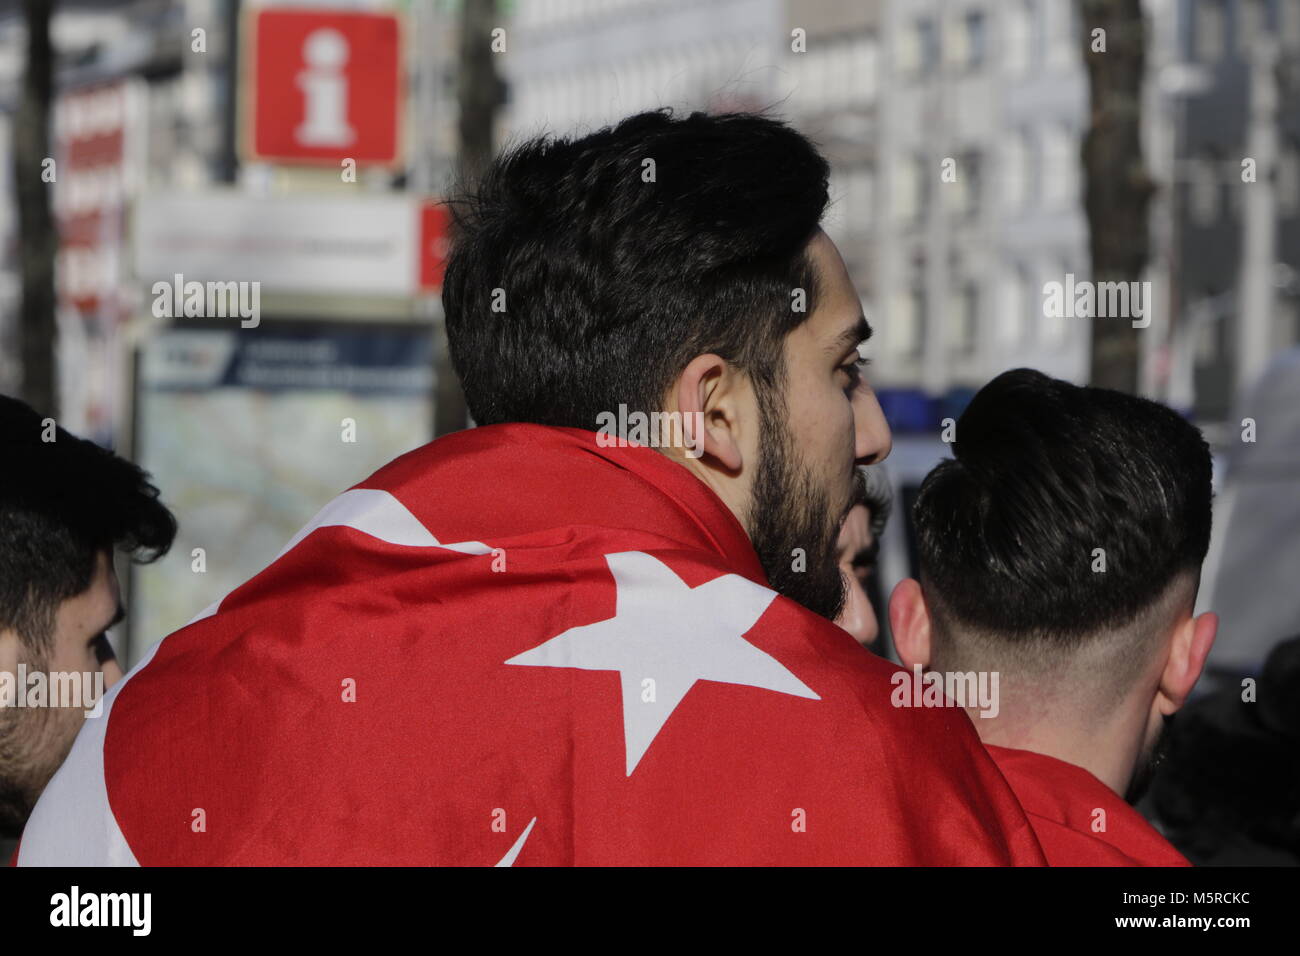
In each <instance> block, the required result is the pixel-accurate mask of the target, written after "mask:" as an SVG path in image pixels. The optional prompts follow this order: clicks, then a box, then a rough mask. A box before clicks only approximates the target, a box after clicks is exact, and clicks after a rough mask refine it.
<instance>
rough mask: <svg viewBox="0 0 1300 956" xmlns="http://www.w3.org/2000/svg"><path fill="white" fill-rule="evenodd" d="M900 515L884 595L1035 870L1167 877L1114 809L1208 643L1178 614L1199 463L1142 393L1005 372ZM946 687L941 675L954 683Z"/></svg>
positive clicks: (1190, 619) (1196, 514)
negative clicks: (979, 754) (909, 525)
mask: <svg viewBox="0 0 1300 956" xmlns="http://www.w3.org/2000/svg"><path fill="white" fill-rule="evenodd" d="M953 454H954V456H955V457H954V458H953V459H951V460H948V461H944V462H942V463H940V464H939V466H938V467H936V468H935V469H934V470H933V471H932V472H930V474H929V475H928V476H926V479H925V482H924V483H923V484H922V486H921V492H920V495H919V496H918V498H917V501H916V505H915V508H914V517H915V520H916V530H917V540H918V550H919V559H920V572H921V573H920V577H921V580H920V582H919V583H918V582H916V581H914V580H905V581H903V582H901V583H900V584H899V585H898V587H897V588H896V589H895V591H894V594H893V596H892V598H891V601H890V622H891V624H892V627H893V635H894V643H895V646H896V647H897V648H898V653H899V656H900V658H901V659H902V661H903V664H904V665H905V666H906V667H908V668H913V669H915V672H916V673H917V674H919V672H920V670H921V669H923V668H930V669H931V673H930V674H927V675H925V678H924V680H925V681H926V682H927V683H928V684H930V685H931V686H938V681H934V680H932V678H941V679H942V682H943V685H944V686H945V687H948V688H955V689H957V690H959V691H960V693H959V696H965V691H966V689H967V688H969V687H971V686H973V685H974V684H975V683H976V680H974V679H972V678H977V679H978V681H979V682H980V686H983V683H982V682H983V680H984V678H985V677H986V676H988V677H990V678H991V677H992V676H993V675H996V677H997V678H998V679H997V680H990V681H989V683H990V684H991V685H992V686H993V687H994V688H995V689H997V688H999V687H1000V694H995V695H994V698H995V699H993V700H991V701H980V702H979V704H978V705H977V706H972V703H971V702H970V701H969V700H966V701H963V700H957V701H956V703H958V704H964V705H965V706H967V708H968V710H970V712H971V717H972V720H973V721H974V722H975V725H976V729H977V730H978V731H979V732H980V736H981V737H982V738H983V740H984V742H985V744H986V745H987V746H988V748H989V752H990V753H991V754H992V755H993V757H994V759H995V760H997V762H998V765H999V766H1000V767H1001V768H1002V770H1003V772H1004V773H1005V774H1006V776H1007V780H1008V782H1009V783H1010V784H1011V787H1012V789H1013V790H1015V791H1016V794H1017V796H1019V797H1020V800H1021V803H1022V804H1023V805H1024V807H1025V810H1026V812H1027V813H1028V814H1029V818H1030V820H1031V821H1032V822H1033V824H1034V829H1035V830H1036V831H1037V833H1038V836H1039V840H1040V841H1041V842H1042V845H1043V850H1044V852H1045V853H1046V854H1047V859H1048V862H1049V863H1051V864H1053V865H1075V866H1078V865H1133V864H1147V865H1185V864H1186V860H1184V859H1183V857H1182V856H1181V855H1180V854H1179V853H1178V852H1177V851H1176V850H1175V849H1174V848H1173V847H1172V846H1170V845H1169V843H1168V842H1167V841H1166V840H1165V839H1164V838H1163V837H1162V836H1160V834H1159V833H1157V832H1156V831H1155V829H1154V828H1152V827H1151V826H1150V825H1149V824H1148V823H1147V822H1146V821H1145V820H1144V819H1142V817H1141V816H1140V815H1139V814H1138V813H1137V812H1136V811H1135V810H1134V809H1133V808H1132V807H1131V806H1129V803H1128V802H1126V801H1125V800H1124V799H1121V797H1122V796H1127V797H1128V800H1129V801H1130V802H1135V801H1136V800H1137V799H1139V798H1140V792H1141V790H1142V789H1143V787H1144V785H1145V782H1146V781H1147V780H1148V779H1149V774H1150V769H1151V763H1152V758H1153V756H1154V755H1155V754H1156V753H1157V752H1158V750H1159V740H1160V737H1161V734H1162V732H1163V728H1164V724H1165V720H1166V718H1168V717H1169V716H1170V715H1172V714H1173V713H1174V712H1175V711H1177V710H1178V709H1179V708H1180V707H1181V706H1182V705H1183V703H1184V701H1186V700H1187V697H1188V695H1189V694H1190V693H1191V690H1192V687H1193V685H1195V683H1196V680H1197V678H1198V677H1199V676H1200V674H1201V669H1202V667H1203V665H1204V663H1205V657H1206V655H1207V654H1208V653H1209V650H1210V646H1211V644H1212V643H1213V642H1214V636H1215V630H1216V628H1217V626H1218V621H1217V619H1216V618H1215V616H1214V615H1213V614H1203V615H1200V616H1193V608H1194V606H1195V602H1196V591H1197V587H1198V585H1199V581H1200V572H1201V562H1202V561H1203V560H1204V558H1205V553H1206V550H1207V548H1208V547H1209V541H1210V510H1211V509H1210V499H1211V495H1212V492H1211V481H1210V471H1211V462H1210V453H1209V449H1208V447H1207V446H1206V444H1205V441H1204V439H1203V438H1202V437H1201V434H1200V432H1199V431H1197V429H1196V428H1194V427H1193V426H1192V425H1190V424H1189V423H1187V422H1186V421H1184V420H1183V419H1182V418H1180V417H1179V416H1178V415H1177V414H1175V413H1174V412H1173V411H1171V410H1169V409H1168V408H1166V407H1164V406H1163V405H1158V404H1156V403H1155V402H1151V401H1147V400H1146V399H1142V398H1137V397H1134V396H1132V395H1126V394H1123V393H1120V392H1113V391H1109V390H1106V389H1099V388H1080V387H1077V386H1074V385H1071V384H1069V383H1067V382H1062V381H1058V380H1055V379H1050V378H1048V377H1047V376H1045V375H1042V374H1041V373H1039V372H1034V371H1030V370H1028V369H1019V370H1016V371H1012V372H1005V373H1003V374H1002V375H999V376H998V377H997V378H995V379H994V380H993V381H992V382H990V383H989V384H988V385H986V386H984V388H983V389H981V390H980V391H979V393H978V394H976V396H975V398H974V399H973V400H972V401H971V404H970V406H969V407H968V408H967V409H966V411H965V412H964V413H963V414H962V416H961V418H960V419H958V421H957V440H956V442H955V443H954V444H953ZM954 678H955V679H954Z"/></svg>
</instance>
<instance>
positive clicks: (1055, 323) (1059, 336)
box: [1038, 262, 1080, 349]
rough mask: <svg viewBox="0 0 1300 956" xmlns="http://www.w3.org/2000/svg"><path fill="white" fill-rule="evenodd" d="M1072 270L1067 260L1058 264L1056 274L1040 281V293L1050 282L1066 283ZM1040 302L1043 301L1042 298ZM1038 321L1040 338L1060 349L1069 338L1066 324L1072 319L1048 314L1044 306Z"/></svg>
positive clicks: (1047, 344)
mask: <svg viewBox="0 0 1300 956" xmlns="http://www.w3.org/2000/svg"><path fill="white" fill-rule="evenodd" d="M1070 272H1074V270H1073V269H1071V268H1070V266H1069V265H1068V264H1067V263H1065V262H1062V263H1060V265H1059V266H1058V271H1057V272H1056V274H1055V275H1050V276H1047V277H1046V278H1044V279H1043V281H1042V282H1041V283H1039V286H1038V288H1039V292H1040V295H1041V292H1042V289H1043V287H1044V286H1045V285H1046V284H1047V283H1048V282H1060V283H1062V284H1064V283H1065V277H1066V275H1067V274H1069V273H1070ZM1079 274H1080V273H1078V272H1075V276H1076V277H1077V276H1078V275H1079ZM1040 302H1042V300H1041V299H1040ZM1044 305H1045V303H1044ZM1038 321H1039V322H1040V323H1041V327H1042V335H1041V336H1040V338H1041V340H1042V343H1043V344H1044V345H1046V346H1048V347H1050V348H1055V349H1059V348H1060V347H1061V346H1063V345H1064V344H1065V343H1066V342H1067V341H1068V340H1069V337H1070V330H1069V327H1068V326H1067V325H1066V323H1067V322H1069V321H1070V320H1069V319H1067V318H1066V317H1065V316H1063V315H1048V314H1047V309H1046V308H1045V307H1044V308H1040V309H1039V310H1038Z"/></svg>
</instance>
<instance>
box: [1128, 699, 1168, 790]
mask: <svg viewBox="0 0 1300 956" xmlns="http://www.w3.org/2000/svg"><path fill="white" fill-rule="evenodd" d="M1169 723H1170V718H1169V717H1165V718H1164V720H1163V722H1162V723H1161V725H1160V732H1159V735H1158V736H1157V737H1156V739H1155V740H1154V741H1153V742H1152V744H1151V746H1150V747H1149V748H1147V750H1146V751H1145V752H1144V753H1143V754H1142V756H1140V757H1139V758H1138V762H1137V766H1136V767H1134V768H1133V776H1132V778H1131V779H1130V780H1129V784H1128V790H1126V791H1125V792H1124V802H1125V803H1128V804H1130V805H1136V804H1138V803H1140V802H1141V800H1142V798H1143V797H1145V796H1146V794H1147V791H1148V790H1149V789H1150V788H1151V782H1152V781H1153V780H1154V779H1155V776H1156V771H1157V770H1159V769H1160V765H1161V764H1162V763H1164V760H1165V757H1166V756H1167V755H1168V752H1169Z"/></svg>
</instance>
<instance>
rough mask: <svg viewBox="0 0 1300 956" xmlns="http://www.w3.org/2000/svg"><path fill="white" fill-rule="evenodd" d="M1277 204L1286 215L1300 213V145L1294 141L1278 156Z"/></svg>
mask: <svg viewBox="0 0 1300 956" xmlns="http://www.w3.org/2000/svg"><path fill="white" fill-rule="evenodd" d="M1277 204H1278V208H1279V209H1280V210H1281V212H1282V213H1283V214H1284V215H1287V216H1294V215H1296V214H1298V213H1300V145H1297V144H1296V143H1295V142H1294V141H1293V142H1290V143H1287V144H1286V146H1284V147H1283V148H1282V153H1281V155H1280V156H1279V157H1278V166H1277Z"/></svg>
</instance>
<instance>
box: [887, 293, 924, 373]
mask: <svg viewBox="0 0 1300 956" xmlns="http://www.w3.org/2000/svg"><path fill="white" fill-rule="evenodd" d="M924 327H925V291H924V289H922V287H921V286H920V285H919V284H918V285H914V286H913V287H912V288H910V289H907V290H906V291H904V292H900V293H899V294H898V296H897V298H896V300H895V305H894V314H893V315H892V316H890V323H889V335H890V345H891V346H892V348H893V352H894V355H896V356H897V357H898V358H900V359H910V360H915V359H919V358H920V357H921V348H922V345H923V344H924V342H925V335H924V331H925V328H924Z"/></svg>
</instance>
